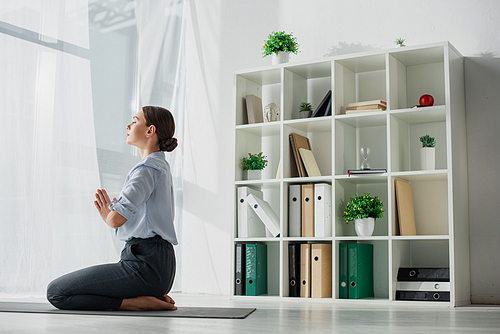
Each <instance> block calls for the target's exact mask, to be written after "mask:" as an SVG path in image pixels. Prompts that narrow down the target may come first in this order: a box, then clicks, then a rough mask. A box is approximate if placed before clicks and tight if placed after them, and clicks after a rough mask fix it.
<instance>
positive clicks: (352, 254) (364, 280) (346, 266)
mask: <svg viewBox="0 0 500 334" xmlns="http://www.w3.org/2000/svg"><path fill="white" fill-rule="evenodd" d="M339 249H340V251H339V282H340V287H339V297H340V298H348V299H359V298H366V297H373V296H374V290H373V245H371V244H358V243H340V244H339Z"/></svg>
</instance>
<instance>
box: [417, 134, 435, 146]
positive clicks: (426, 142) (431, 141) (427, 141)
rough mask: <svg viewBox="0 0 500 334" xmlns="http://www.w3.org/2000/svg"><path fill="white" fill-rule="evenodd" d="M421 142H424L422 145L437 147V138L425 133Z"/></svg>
mask: <svg viewBox="0 0 500 334" xmlns="http://www.w3.org/2000/svg"><path fill="white" fill-rule="evenodd" d="M420 142H421V143H422V147H435V146H436V139H435V138H434V137H431V136H429V135H425V136H422V137H420Z"/></svg>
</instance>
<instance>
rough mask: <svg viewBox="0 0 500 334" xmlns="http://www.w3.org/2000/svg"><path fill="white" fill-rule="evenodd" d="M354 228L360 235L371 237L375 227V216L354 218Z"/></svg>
mask: <svg viewBox="0 0 500 334" xmlns="http://www.w3.org/2000/svg"><path fill="white" fill-rule="evenodd" d="M354 229H355V230H356V234H357V235H358V236H359V237H369V236H371V235H372V234H373V230H374V229H375V218H360V219H354Z"/></svg>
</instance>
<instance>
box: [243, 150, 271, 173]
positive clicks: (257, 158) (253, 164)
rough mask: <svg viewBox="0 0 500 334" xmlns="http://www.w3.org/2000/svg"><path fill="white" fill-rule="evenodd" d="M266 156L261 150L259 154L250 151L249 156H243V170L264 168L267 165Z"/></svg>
mask: <svg viewBox="0 0 500 334" xmlns="http://www.w3.org/2000/svg"><path fill="white" fill-rule="evenodd" d="M266 158H267V157H266V156H265V155H264V154H263V153H262V152H260V153H258V154H252V153H248V157H243V160H242V168H243V170H263V169H264V168H266V166H267V160H266Z"/></svg>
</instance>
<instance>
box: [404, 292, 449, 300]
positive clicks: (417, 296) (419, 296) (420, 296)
mask: <svg viewBox="0 0 500 334" xmlns="http://www.w3.org/2000/svg"><path fill="white" fill-rule="evenodd" d="M396 300H425V301H436V302H449V301H450V292H449V291H439V292H436V291H399V290H398V291H396Z"/></svg>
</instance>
